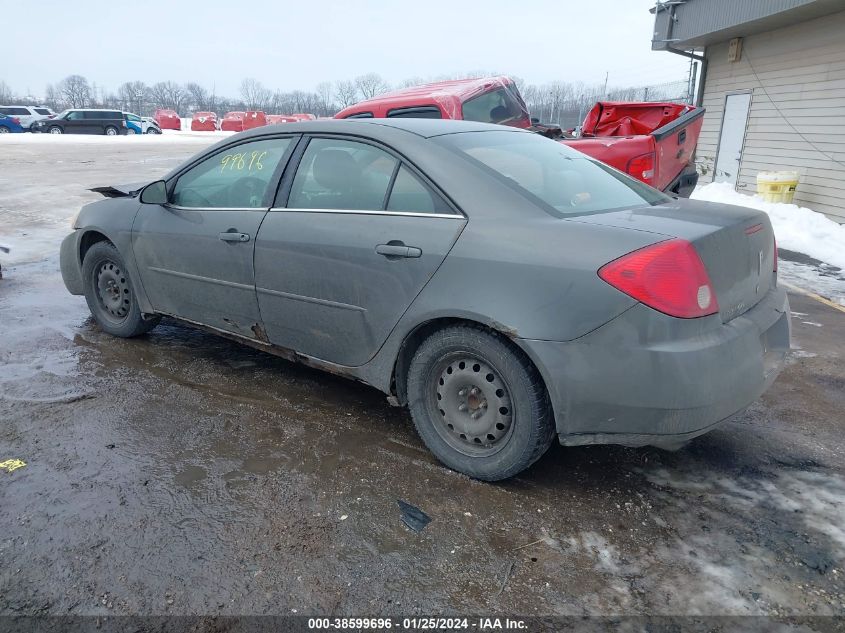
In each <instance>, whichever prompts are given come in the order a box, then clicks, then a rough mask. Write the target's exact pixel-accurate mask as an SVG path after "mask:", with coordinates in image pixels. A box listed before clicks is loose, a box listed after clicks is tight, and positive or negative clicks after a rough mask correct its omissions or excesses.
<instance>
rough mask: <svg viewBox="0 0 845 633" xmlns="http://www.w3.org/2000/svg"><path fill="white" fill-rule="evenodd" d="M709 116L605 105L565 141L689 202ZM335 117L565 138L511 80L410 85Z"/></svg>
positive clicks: (662, 107)
mask: <svg viewBox="0 0 845 633" xmlns="http://www.w3.org/2000/svg"><path fill="white" fill-rule="evenodd" d="M703 117H704V109H703V108H696V107H694V106H689V105H686V104H678V103H610V102H601V103H597V104H596V105H595V106H594V107H593V108H592V109H591V110H590V112H589V113H588V114H587V117H586V119H585V120H584V123H583V124H582V126H581V138H576V139H571V138H568V139H567V138H561V139H559V140H560V142H562V143H564V144H565V145H569V146H570V147H573V148H575V149H577V150H578V151H580V152H583V153H585V154H587V155H589V156H592V157H593V158H597V159H598V160H600V161H602V162H604V163H606V164H608V165H611V166H612V167H615V168H617V169H619V170H620V171H623V172H625V173H627V174H629V175H631V176H633V177H634V178H636V179H637V180H640V181H642V182H644V183H646V184H647V185H651V186H653V187H655V188H657V189H660V190H661V191H665V192H667V193H670V194H675V195H680V196H682V197H689V195H690V194H691V193H692V191H693V189H695V185H696V183H697V182H698V173H697V171H696V169H695V164H694V163H693V159H692V156H693V153H694V152H695V147H696V145H697V144H698V135H699V133H700V132H701V125H702V123H703V121H704V119H703ZM335 118H337V119H366V118H417V119H420V118H423V119H465V120H470V121H480V122H483V123H500V124H502V125H509V126H512V127H518V128H524V129H531V130H533V131H535V132H538V133H540V134H543V135H545V136H551V137H553V138H554V137H556V136H560V129H559V128H557V127H556V126H547V125H542V124H540V123H539V122H537V121H536V120H534V121H532V120H531V118H530V117H529V114H528V110H527V108H526V106H525V102H524V101H523V99H522V96H521V95H520V94H519V90H518V89H517V87H516V84H515V83H514V81H513V80H511V79H510V78H508V77H487V78H484V79H459V80H455V81H441V82H437V83H431V84H424V85H421V86H412V87H410V88H403V89H401V90H396V91H393V92H388V93H386V94H383V95H379V96H378V97H374V98H373V99H367V100H366V101H361V102H360V103H356V104H355V105H352V106H349V107H348V108H344V109H343V110H341V111H340V112H338V113H337V114H336V115H335ZM555 131H556V132H557V134H555Z"/></svg>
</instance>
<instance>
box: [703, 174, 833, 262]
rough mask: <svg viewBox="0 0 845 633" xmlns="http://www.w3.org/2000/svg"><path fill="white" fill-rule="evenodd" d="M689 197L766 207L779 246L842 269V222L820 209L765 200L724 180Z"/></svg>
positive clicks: (764, 209) (752, 206)
mask: <svg viewBox="0 0 845 633" xmlns="http://www.w3.org/2000/svg"><path fill="white" fill-rule="evenodd" d="M690 198H692V199H693V200H704V201H706V202H721V203H724V204H734V205H737V206H740V207H750V208H752V209H758V210H759V211H765V212H766V213H767V214H768V215H769V218H770V219H771V221H772V226H773V227H774V230H775V237H777V241H778V246H779V247H781V248H785V249H787V250H790V251H796V252H798V253H804V254H805V255H809V256H810V257H813V258H815V259H818V260H821V261H823V262H826V263H828V264H832V265H833V266H837V267H839V268H841V269H843V270H845V225H841V224H837V223H836V222H834V221H833V220H831V219H829V218H827V217H825V216H824V215H822V214H821V213H817V212H816V211H813V210H812V209H807V208H806V207H799V206H798V205H796V204H786V203H783V202H766V201H765V200H763V199H762V198H760V197H759V196H747V195H744V194H741V193H737V192H736V191H734V189H733V187H732V186H731V185H730V184H728V183H726V182H713V183H710V184H708V185H704V186H703V187H699V188H697V189H696V190H695V191H694V192H693V194H692V195H691V196H690Z"/></svg>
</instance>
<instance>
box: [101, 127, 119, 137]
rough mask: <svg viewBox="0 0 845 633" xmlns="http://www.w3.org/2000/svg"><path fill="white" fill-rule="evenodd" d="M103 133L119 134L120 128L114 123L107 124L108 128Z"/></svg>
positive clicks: (107, 134) (109, 134) (108, 134)
mask: <svg viewBox="0 0 845 633" xmlns="http://www.w3.org/2000/svg"><path fill="white" fill-rule="evenodd" d="M103 134H105V135H106V136H117V135H118V134H119V130H118V129H117V128H116V127H115V126H113V125H107V126H106V129H105V130H103Z"/></svg>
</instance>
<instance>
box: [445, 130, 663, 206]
mask: <svg viewBox="0 0 845 633" xmlns="http://www.w3.org/2000/svg"><path fill="white" fill-rule="evenodd" d="M434 140H435V142H437V143H440V144H442V145H446V146H447V147H450V148H451V149H454V150H456V151H457V152H458V153H459V154H460V155H462V156H463V157H464V158H466V159H467V160H468V161H470V162H471V163H473V164H475V165H477V166H478V167H480V168H481V169H482V170H484V171H486V172H487V173H489V174H490V175H491V176H493V177H494V178H496V179H497V180H499V181H500V182H502V183H503V184H505V185H506V186H508V187H510V188H512V189H514V190H516V191H518V192H519V193H521V194H522V195H524V196H525V197H526V198H527V199H529V200H531V201H532V202H534V203H536V204H537V205H539V206H540V207H542V208H544V209H546V210H547V211H549V212H550V213H552V214H553V215H557V216H567V215H578V214H583V213H595V212H601V211H610V210H613V209H621V208H625V207H636V206H645V205H653V204H660V203H663V202H667V201H669V200H671V198H669V197H668V196H666V195H664V194H662V193H661V192H659V191H657V190H656V189H652V188H651V187H649V186H648V185H645V184H643V183H641V182H639V181H637V180H634V179H633V178H630V177H628V176H626V175H624V174H622V173H620V172H617V171H616V170H615V169H612V168H611V167H608V166H606V165H603V164H601V163H599V162H598V161H595V160H593V159H591V158H589V157H587V156H585V155H584V154H582V153H581V152H578V151H575V150H573V149H571V148H569V147H566V146H565V145H563V144H562V143H559V142H557V141H553V140H551V139H547V138H544V137H542V136H540V135H538V134H531V133H526V132H468V133H464V134H449V135H445V136H442V137H439V138H437V139H434Z"/></svg>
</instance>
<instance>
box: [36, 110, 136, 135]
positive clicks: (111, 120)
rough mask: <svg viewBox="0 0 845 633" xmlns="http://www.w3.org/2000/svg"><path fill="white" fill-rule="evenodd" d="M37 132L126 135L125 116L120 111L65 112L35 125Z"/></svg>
mask: <svg viewBox="0 0 845 633" xmlns="http://www.w3.org/2000/svg"><path fill="white" fill-rule="evenodd" d="M36 125H37V127H36V130H35V131H38V132H47V133H49V134H105V135H106V136H118V135H121V134H127V133H128V131H129V126H128V125H127V123H126V115H125V114H124V113H123V112H121V111H120V110H106V109H95V108H84V109H83V108H80V109H74V110H65V111H64V112H62V113H61V114H59V115H57V116H56V118H54V119H44V120H41V121H38V123H37V124H36Z"/></svg>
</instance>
